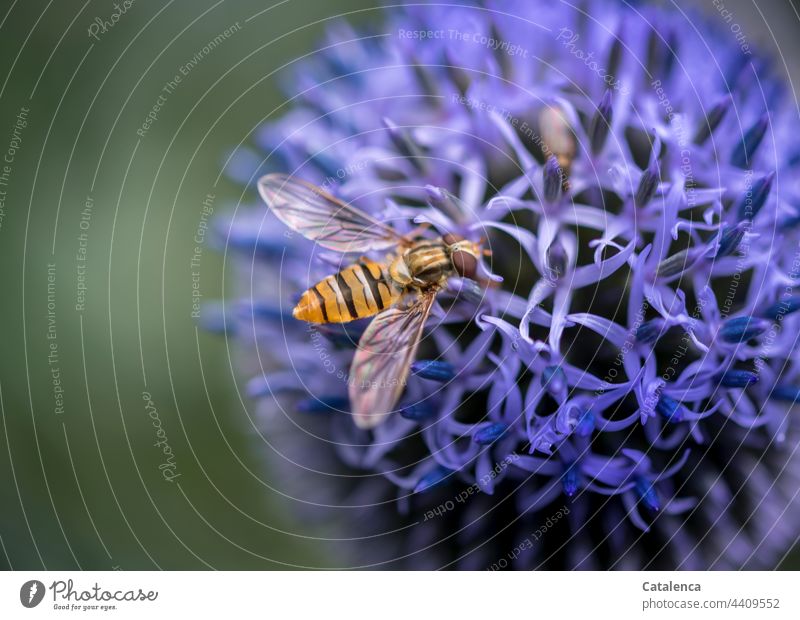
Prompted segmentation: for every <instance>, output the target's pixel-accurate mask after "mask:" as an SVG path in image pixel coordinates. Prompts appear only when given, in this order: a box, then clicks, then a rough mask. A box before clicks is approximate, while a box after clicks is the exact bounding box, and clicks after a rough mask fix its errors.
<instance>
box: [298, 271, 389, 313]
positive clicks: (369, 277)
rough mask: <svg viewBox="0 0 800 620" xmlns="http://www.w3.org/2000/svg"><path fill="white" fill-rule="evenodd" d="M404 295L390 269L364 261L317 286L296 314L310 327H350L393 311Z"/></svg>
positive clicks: (303, 296)
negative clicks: (346, 324) (339, 325)
mask: <svg viewBox="0 0 800 620" xmlns="http://www.w3.org/2000/svg"><path fill="white" fill-rule="evenodd" d="M402 295H403V287H402V286H400V285H399V284H397V283H396V282H395V281H394V280H392V278H391V277H390V276H389V273H388V268H387V267H386V265H382V264H380V263H375V262H372V261H362V262H360V263H356V264H355V265H350V266H349V267H347V268H345V269H343V270H342V271H340V272H339V273H337V274H334V275H331V276H328V277H326V278H324V279H322V280H320V281H319V282H317V283H316V284H315V285H314V286H312V287H311V288H310V289H308V290H307V291H306V292H305V293H303V295H302V297H300V301H299V302H298V303H297V306H295V308H294V311H293V312H292V314H293V316H294V318H296V319H299V320H300V321H307V322H309V323H347V322H348V321H353V320H355V319H364V318H367V317H370V316H373V315H375V314H377V313H378V312H381V311H382V310H385V309H386V308H389V307H390V306H392V305H394V304H395V303H396V302H397V301H398V300H399V299H400V297H401V296H402Z"/></svg>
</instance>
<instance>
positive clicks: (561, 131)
mask: <svg viewBox="0 0 800 620" xmlns="http://www.w3.org/2000/svg"><path fill="white" fill-rule="evenodd" d="M539 132H540V133H541V136H542V142H543V150H544V154H545V157H549V156H550V155H553V156H555V158H556V160H557V161H558V165H559V166H560V167H561V173H562V179H561V186H562V188H563V189H564V191H567V190H568V189H569V173H570V168H571V167H572V160H573V159H575V151H576V149H577V142H576V140H575V134H574V133H573V130H572V127H571V125H570V123H569V121H568V120H567V118H566V113H565V112H564V111H563V110H562V109H561V108H560V107H550V106H547V107H545V108H544V109H542V111H541V112H540V113H539Z"/></svg>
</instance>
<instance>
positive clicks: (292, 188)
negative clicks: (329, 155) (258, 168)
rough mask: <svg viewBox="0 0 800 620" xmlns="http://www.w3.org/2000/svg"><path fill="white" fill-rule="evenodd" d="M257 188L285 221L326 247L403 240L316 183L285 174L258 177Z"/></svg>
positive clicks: (375, 246) (369, 246) (356, 247)
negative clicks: (312, 183)
mask: <svg viewBox="0 0 800 620" xmlns="http://www.w3.org/2000/svg"><path fill="white" fill-rule="evenodd" d="M258 191H259V193H260V194H261V197H262V198H263V199H264V202H266V203H267V206H269V208H270V209H271V210H272V212H273V213H274V214H275V215H277V216H278V219H280V220H281V221H282V222H283V223H284V224H286V225H287V226H288V227H289V228H291V229H292V230H295V231H297V232H298V233H300V234H301V235H303V236H304V237H306V238H308V239H311V240H312V241H316V242H317V243H319V244H320V245H321V246H322V247H325V248H328V249H329V250H335V251H336V252H342V253H346V252H366V251H368V250H383V249H386V248H389V247H392V246H395V245H398V244H399V243H402V242H406V240H405V238H404V237H402V236H401V235H399V234H398V233H397V232H396V231H395V230H393V229H392V228H391V227H389V226H387V225H386V224H384V223H383V222H380V221H378V220H376V219H375V218H373V217H371V216H369V215H367V214H366V213H364V212H363V211H360V210H359V209H356V208H355V207H352V206H350V205H348V204H346V203H344V202H342V201H341V200H339V199H337V198H334V197H333V196H331V195H330V194H329V193H328V192H326V191H325V190H323V189H321V188H319V187H316V186H315V185H311V184H310V183H306V182H305V181H301V180H299V179H295V178H292V177H290V176H288V175H285V174H268V175H266V176H264V177H261V179H259V181H258Z"/></svg>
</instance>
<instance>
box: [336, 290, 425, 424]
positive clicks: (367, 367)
mask: <svg viewBox="0 0 800 620" xmlns="http://www.w3.org/2000/svg"><path fill="white" fill-rule="evenodd" d="M435 298H436V291H435V290H431V291H428V292H426V293H425V294H424V295H422V296H420V298H419V299H417V300H416V301H415V302H413V303H412V304H411V305H409V306H408V307H407V308H397V307H394V308H390V309H388V310H386V311H385V312H382V313H381V314H379V315H378V316H376V317H375V318H374V319H373V320H372V323H370V325H369V327H367V329H366V331H364V334H363V335H362V336H361V340H360V341H359V343H358V350H357V351H356V354H355V357H354V358H353V363H352V364H351V365H350V377H349V386H348V390H349V393H350V406H351V409H352V413H353V419H354V421H355V423H356V425H357V426H359V427H360V428H373V427H375V426H377V425H378V424H380V423H381V422H383V421H384V420H385V419H386V416H388V415H389V414H390V413H391V412H392V410H393V409H394V406H395V404H397V400H398V399H399V398H400V394H401V393H402V391H403V388H405V385H406V379H408V370H409V367H410V366H411V362H412V361H413V360H414V355H415V354H416V352H417V346H418V345H419V341H420V338H421V337H422V330H423V328H424V327H425V321H426V319H427V318H428V314H430V311H431V308H432V307H433V301H434V299H435Z"/></svg>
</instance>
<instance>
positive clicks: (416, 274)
mask: <svg viewBox="0 0 800 620" xmlns="http://www.w3.org/2000/svg"><path fill="white" fill-rule="evenodd" d="M452 271H453V266H452V263H451V262H450V256H449V254H448V253H447V246H446V245H445V244H444V243H443V242H442V241H441V240H425V241H418V242H417V243H415V244H414V245H413V246H411V247H410V248H409V249H408V250H406V251H405V253H404V254H403V255H402V256H400V257H399V258H398V259H397V260H395V261H394V262H393V263H392V266H391V267H390V273H391V275H392V278H394V279H395V280H396V281H398V282H401V283H403V284H404V285H407V286H408V285H410V286H414V285H417V286H419V285H420V284H437V283H439V282H441V281H442V279H443V278H447V277H449V276H450V275H452Z"/></svg>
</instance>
